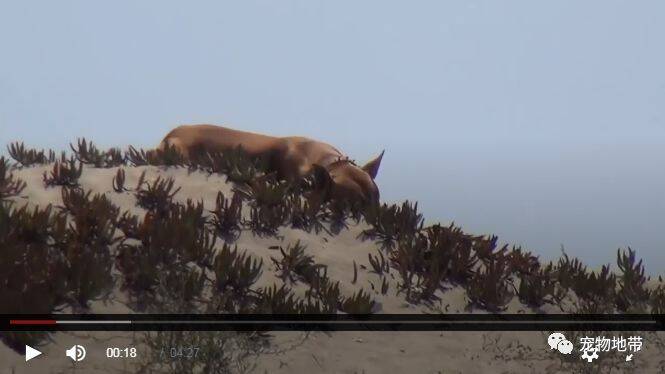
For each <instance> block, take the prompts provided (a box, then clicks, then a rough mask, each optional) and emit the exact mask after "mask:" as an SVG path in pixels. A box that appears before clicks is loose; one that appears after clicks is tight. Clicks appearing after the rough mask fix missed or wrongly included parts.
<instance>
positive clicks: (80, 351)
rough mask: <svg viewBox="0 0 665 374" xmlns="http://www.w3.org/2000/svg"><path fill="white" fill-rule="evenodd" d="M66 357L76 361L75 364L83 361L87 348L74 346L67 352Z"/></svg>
mask: <svg viewBox="0 0 665 374" xmlns="http://www.w3.org/2000/svg"><path fill="white" fill-rule="evenodd" d="M65 356H67V357H69V358H71V359H72V360H74V362H79V361H83V359H84V358H85V347H84V346H82V345H78V344H77V345H74V346H72V347H71V348H69V349H68V350H66V351H65Z"/></svg>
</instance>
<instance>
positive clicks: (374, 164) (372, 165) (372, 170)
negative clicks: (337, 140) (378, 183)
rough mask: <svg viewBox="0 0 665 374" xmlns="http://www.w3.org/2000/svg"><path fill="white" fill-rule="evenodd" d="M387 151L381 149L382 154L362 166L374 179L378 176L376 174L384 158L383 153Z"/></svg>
mask: <svg viewBox="0 0 665 374" xmlns="http://www.w3.org/2000/svg"><path fill="white" fill-rule="evenodd" d="M385 152H386V151H385V150H383V151H381V154H380V155H378V156H377V157H376V158H375V159H373V160H370V161H368V162H367V163H366V164H365V165H364V166H363V167H362V169H363V170H364V171H365V173H367V174H369V176H370V177H372V179H374V178H376V175H377V174H378V173H379V166H381V159H382V158H383V154H384V153H385Z"/></svg>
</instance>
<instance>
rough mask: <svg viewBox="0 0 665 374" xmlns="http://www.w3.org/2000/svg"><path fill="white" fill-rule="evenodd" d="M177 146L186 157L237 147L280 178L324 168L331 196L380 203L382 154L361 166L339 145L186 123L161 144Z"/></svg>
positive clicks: (303, 174)
mask: <svg viewBox="0 0 665 374" xmlns="http://www.w3.org/2000/svg"><path fill="white" fill-rule="evenodd" d="M167 146H172V147H175V148H176V149H177V150H179V151H180V152H181V153H182V154H183V156H185V157H186V158H191V157H194V156H195V155H197V154H200V153H202V152H219V151H223V150H228V149H233V148H236V147H238V146H240V147H242V149H243V150H244V151H245V152H247V153H248V154H249V155H251V156H254V157H265V158H266V159H267V160H268V162H269V168H270V171H273V172H276V173H277V176H278V177H279V178H283V179H287V180H296V179H298V178H301V177H303V176H305V175H308V174H309V173H311V172H312V171H314V170H324V171H326V172H327V173H326V174H328V176H329V180H330V181H331V184H332V186H331V187H330V191H331V194H332V197H334V198H343V199H357V198H360V199H361V200H362V201H364V202H372V203H375V202H378V201H379V189H378V187H377V186H376V183H374V178H375V177H376V174H377V173H378V171H379V166H380V165H381V159H382V158H383V153H384V152H381V154H380V155H379V156H378V157H376V158H375V159H373V160H371V161H369V162H368V163H367V164H365V166H362V167H358V166H356V165H355V164H354V163H353V162H352V161H350V160H349V158H348V157H347V156H345V155H344V154H343V153H342V152H340V151H339V150H338V149H337V148H335V147H333V146H331V145H329V144H326V143H323V142H320V141H317V140H312V139H308V138H304V137H297V136H289V137H274V136H268V135H261V134H255V133H251V132H246V131H239V130H233V129H229V128H226V127H220V126H213V125H184V126H179V127H176V128H175V129H173V130H171V132H169V133H168V134H167V135H166V136H165V137H164V140H162V142H161V143H160V145H159V148H160V149H164V148H165V147H167Z"/></svg>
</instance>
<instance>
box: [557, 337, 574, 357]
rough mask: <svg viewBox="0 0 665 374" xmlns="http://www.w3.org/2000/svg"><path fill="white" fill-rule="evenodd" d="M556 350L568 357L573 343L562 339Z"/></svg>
mask: <svg viewBox="0 0 665 374" xmlns="http://www.w3.org/2000/svg"><path fill="white" fill-rule="evenodd" d="M556 349H558V350H559V352H561V353H563V354H564V355H569V354H570V353H571V352H572V351H573V343H571V342H570V341H569V340H565V339H564V340H562V341H560V342H559V344H558V345H557V346H556Z"/></svg>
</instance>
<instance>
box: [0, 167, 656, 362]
mask: <svg viewBox="0 0 665 374" xmlns="http://www.w3.org/2000/svg"><path fill="white" fill-rule="evenodd" d="M124 169H125V171H126V175H127V181H126V186H128V187H134V186H135V185H136V183H137V180H138V178H139V175H140V174H141V173H142V172H143V171H144V170H145V171H146V172H147V177H148V180H152V179H154V178H156V177H157V176H162V177H173V178H175V179H176V185H177V186H180V187H182V189H181V191H180V192H179V193H178V194H177V195H176V199H177V200H179V201H185V200H186V199H187V198H191V199H193V200H197V201H203V203H204V205H205V207H206V208H208V209H211V208H212V207H214V204H215V198H216V195H217V192H218V191H222V192H223V193H224V194H225V195H226V196H230V193H231V188H232V186H231V185H230V184H228V183H226V182H225V177H223V176H218V175H211V176H209V175H207V174H204V173H200V172H194V173H190V172H189V171H188V170H187V169H184V168H157V167H136V168H134V167H125V168H124ZM46 170H50V166H43V167H32V168H25V169H21V170H17V171H16V172H15V175H16V176H17V177H19V178H21V179H23V180H24V181H26V182H27V184H28V187H27V188H26V190H25V191H24V192H23V194H22V196H21V197H18V198H16V199H15V200H16V203H17V204H19V205H22V204H24V203H26V202H27V203H29V204H36V205H41V206H45V205H47V204H54V205H60V204H62V200H61V196H60V189H59V188H48V189H46V188H44V185H43V183H42V174H43V172H44V171H46ZM115 173H116V169H115V168H112V169H94V168H85V170H84V173H83V176H82V177H81V179H80V183H81V186H82V187H83V188H84V189H85V190H92V191H93V193H95V192H98V193H104V194H106V195H107V196H108V197H109V198H110V199H111V200H112V201H113V202H114V203H115V204H116V205H118V206H119V207H120V208H121V211H124V210H128V211H130V212H131V213H134V214H138V215H139V216H142V215H143V214H144V213H145V212H144V211H143V209H141V208H138V207H136V206H135V199H134V197H133V195H132V193H131V192H126V193H116V192H114V191H113V190H112V179H113V176H114V175H115ZM364 227H365V226H364V225H363V224H359V225H350V227H349V229H348V230H343V231H342V232H341V233H339V234H338V235H334V236H330V235H326V234H321V235H315V234H308V233H305V232H303V231H300V230H294V229H290V228H283V229H282V230H281V231H280V233H279V234H280V236H281V237H282V238H281V239H280V238H262V237H255V236H253V235H252V234H251V233H250V232H246V231H245V232H243V233H242V235H241V236H240V238H239V239H238V240H237V242H236V243H237V244H238V246H239V247H240V248H242V249H246V250H247V251H248V253H249V254H251V255H252V256H256V257H259V258H262V259H263V261H264V266H265V268H264V272H263V275H262V277H261V279H260V280H259V282H258V284H257V286H259V287H260V286H264V285H272V284H273V283H278V284H279V282H281V280H280V279H279V277H278V276H277V273H278V272H277V271H276V269H275V267H274V265H273V264H272V262H271V261H270V257H271V256H276V257H279V252H278V251H274V250H270V249H268V247H270V246H274V245H281V246H283V247H286V245H288V244H292V243H295V242H296V240H300V241H301V243H303V244H305V245H306V246H307V253H309V254H311V255H313V256H314V257H315V260H316V261H317V262H318V263H322V264H324V265H327V266H328V274H329V276H330V277H331V278H332V279H334V280H339V281H340V283H341V289H342V292H343V293H344V294H345V295H351V294H352V293H354V292H356V291H357V290H359V289H361V288H363V289H364V290H366V291H367V290H372V289H373V290H374V291H371V292H372V296H373V297H374V298H375V299H376V301H378V302H379V304H380V310H379V312H380V313H423V312H432V309H431V308H429V307H427V306H424V305H418V306H414V305H410V304H408V303H406V302H405V301H404V297H403V295H396V294H395V290H396V289H397V287H396V284H397V281H396V280H394V279H393V280H391V281H390V291H389V292H388V293H387V294H386V295H381V293H380V292H379V291H378V289H380V284H381V278H380V277H379V276H378V275H376V274H374V273H370V271H369V269H370V268H371V266H370V265H369V261H368V254H369V253H372V254H376V253H377V249H378V247H377V245H376V244H374V243H372V242H370V241H364V242H363V241H360V240H358V239H357V236H358V234H359V233H360V232H361V231H362V230H363V229H364ZM221 244H222V243H221V241H220V242H218V245H219V246H221ZM354 262H355V263H356V264H357V265H358V278H357V281H356V282H355V284H354V283H352V279H353V264H354ZM294 289H295V290H296V291H297V292H304V290H305V289H306V287H305V286H303V285H300V286H298V285H296V286H295V288H294ZM437 296H438V297H439V298H440V303H439V305H438V307H439V308H440V309H441V310H446V311H448V312H450V313H459V312H464V310H465V306H466V301H467V299H466V295H465V292H464V290H463V289H461V288H456V287H451V288H450V289H448V290H446V291H445V292H441V291H439V293H438V295H437ZM91 311H92V312H97V313H131V312H132V311H131V309H129V308H128V307H127V306H126V304H125V296H124V295H122V293H120V292H117V293H115V294H114V297H113V298H112V300H111V301H110V302H109V303H105V304H102V303H93V305H92V309H91ZM544 311H546V312H547V311H550V310H544ZM551 311H555V310H551ZM508 312H512V313H523V312H532V311H530V310H529V308H527V307H525V306H524V305H522V304H520V303H519V302H518V301H517V299H515V300H513V301H512V302H511V303H510V305H509V308H508ZM640 335H641V336H643V337H644V338H645V342H644V347H643V349H642V350H641V351H640V352H638V353H636V354H635V357H634V360H633V361H631V362H626V361H625V354H619V353H615V352H607V353H605V352H601V358H600V359H599V360H597V361H595V362H594V363H592V364H589V363H586V362H585V361H582V360H581V359H580V358H579V353H578V352H574V353H573V355H570V356H564V355H562V354H561V353H559V352H557V351H556V350H555V351H552V350H550V349H549V347H548V346H547V343H546V342H547V334H546V333H541V332H445V331H444V332H424V333H423V332H336V333H331V334H326V333H320V332H316V333H310V334H305V333H302V332H275V333H272V336H273V338H272V345H271V347H270V349H268V350H266V351H265V352H263V353H262V354H261V355H258V356H257V357H253V358H252V359H251V360H252V362H254V363H255V364H256V367H255V368H254V369H253V372H258V373H264V372H267V373H385V372H390V373H570V372H579V373H595V372H598V373H606V372H612V373H619V372H640V373H657V372H665V368H664V363H665V361H663V360H665V359H664V358H663V357H664V356H663V353H664V349H665V343H664V342H665V335H663V334H654V333H651V334H647V333H642V334H640ZM136 341H137V340H136V335H135V334H133V333H123V332H108V333H107V332H99V333H89V332H72V333H69V332H67V333H66V332H61V333H56V334H54V335H53V336H52V341H50V342H47V343H46V344H44V345H43V346H41V347H39V349H40V350H41V351H42V352H44V354H43V355H42V356H40V357H38V358H36V359H34V360H31V361H30V362H28V363H26V362H25V360H24V357H23V356H22V355H20V354H18V353H16V352H14V351H12V350H11V349H9V348H8V347H6V346H4V345H0V373H3V374H4V373H131V372H134V371H135V370H136V366H135V365H136V363H137V362H138V360H140V358H137V359H134V360H132V359H107V358H106V357H105V352H106V348H107V347H126V346H131V345H132V344H133V343H134V342H136ZM73 344H82V345H84V346H85V347H86V348H87V351H88V356H87V358H86V359H85V360H84V361H83V362H80V363H77V364H74V363H73V362H72V361H71V360H70V359H69V358H67V357H65V355H64V351H65V350H66V349H67V348H69V347H71V346H72V345H73ZM138 349H139V355H140V356H145V355H151V354H154V352H147V351H146V347H141V346H138ZM573 356H574V357H573ZM3 370H4V371H3Z"/></svg>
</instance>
